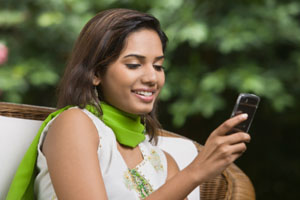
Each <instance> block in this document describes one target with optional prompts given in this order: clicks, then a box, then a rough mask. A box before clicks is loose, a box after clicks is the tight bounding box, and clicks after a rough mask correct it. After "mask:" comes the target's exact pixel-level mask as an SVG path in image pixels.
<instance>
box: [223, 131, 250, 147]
mask: <svg viewBox="0 0 300 200" xmlns="http://www.w3.org/2000/svg"><path fill="white" fill-rule="evenodd" d="M223 137H224V139H225V142H226V143H227V144H237V143H241V142H250V140H251V137H250V135H249V134H248V133H244V132H237V133H234V134H231V135H227V136H223Z"/></svg>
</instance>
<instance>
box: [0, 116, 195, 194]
mask: <svg viewBox="0 0 300 200" xmlns="http://www.w3.org/2000/svg"><path fill="white" fill-rule="evenodd" d="M41 124H42V121H38V120H28V119H19V118H13V117H3V116H0V177H1V178H0V200H5V197H6V195H7V192H8V189H9V186H10V184H11V181H12V179H13V177H14V174H15V173H16V170H17V168H18V166H19V163H20V162H21V160H22V158H23V156H24V154H25V153H26V151H27V149H28V147H29V146H30V144H31V142H32V140H33V139H34V137H35V136H36V134H37V132H38V130H39V128H40V126H41ZM158 146H159V147H160V148H162V149H163V150H164V151H166V152H168V153H169V154H170V155H171V156H172V157H173V158H174V159H175V161H176V162H177V164H178V166H179V168H180V169H183V168H185V167H186V166H187V165H188V164H189V163H191V162H192V161H193V159H194V158H195V157H196V155H197V149H196V147H195V145H194V144H193V142H191V141H190V140H186V139H182V138H173V137H159V140H158ZM188 198H189V200H199V199H200V189H199V187H197V188H196V189H195V190H194V191H193V192H192V193H191V194H190V195H189V196H188Z"/></svg>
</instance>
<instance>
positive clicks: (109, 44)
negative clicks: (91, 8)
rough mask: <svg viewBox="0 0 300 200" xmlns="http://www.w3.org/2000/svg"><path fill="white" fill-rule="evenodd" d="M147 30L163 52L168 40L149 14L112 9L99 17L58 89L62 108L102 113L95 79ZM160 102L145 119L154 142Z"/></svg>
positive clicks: (83, 36) (86, 28) (84, 32)
mask: <svg viewBox="0 0 300 200" xmlns="http://www.w3.org/2000/svg"><path fill="white" fill-rule="evenodd" d="M142 28H147V29H151V30H154V31H156V32H157V34H158V36H159V37H160V40H161V43H162V48H163V51H165V48H166V45H167V41H168V39H167V36H166V35H165V33H164V32H163V31H162V30H161V28H160V23H159V21H158V20H157V19H156V18H155V17H153V16H152V15H149V14H147V13H142V12H139V11H135V10H129V9H111V10H106V11H103V12H100V13H98V14H97V15H96V16H95V17H93V18H92V19H91V20H90V21H89V22H88V23H87V24H86V25H85V26H84V28H83V29H82V31H81V33H80V35H79V37H78V39H77V41H76V43H75V46H74V48H73V51H72V54H71V57H70V59H69V61H68V64H67V67H66V70H65V73H64V75H63V77H62V80H61V83H60V86H59V88H58V105H57V107H58V108H62V107H64V106H67V105H76V106H79V107H80V108H84V107H85V106H86V105H87V104H94V105H95V106H96V107H98V109H99V110H101V108H100V107H99V103H98V102H99V99H98V98H99V97H100V100H102V99H101V96H103V95H102V94H101V90H100V89H99V88H98V89H97V90H98V92H99V97H98V96H97V95H96V93H95V91H94V90H95V88H94V87H95V86H94V85H93V79H94V77H95V75H96V76H98V77H101V76H104V75H105V73H106V70H107V67H108V65H109V64H110V63H113V62H114V61H115V60H116V59H117V58H118V57H119V55H120V53H121V51H122V49H123V48H124V44H125V42H126V38H127V37H128V35H129V34H130V33H132V32H135V31H138V30H139V29H142ZM156 104H157V103H156V102H155V104H154V108H153V110H152V111H151V112H150V113H148V114H146V115H145V116H144V119H145V121H144V123H145V124H146V129H147V133H148V134H149V136H150V140H152V139H153V138H154V139H155V141H156V139H157V137H156V136H157V135H158V130H159V128H160V124H159V122H158V120H157V117H156Z"/></svg>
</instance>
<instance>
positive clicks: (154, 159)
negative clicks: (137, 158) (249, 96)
mask: <svg viewBox="0 0 300 200" xmlns="http://www.w3.org/2000/svg"><path fill="white" fill-rule="evenodd" d="M148 160H149V161H150V163H151V164H152V166H153V167H154V169H155V170H156V171H162V170H163V169H164V167H163V165H162V163H161V160H160V157H159V155H158V153H157V152H156V151H155V150H153V149H152V150H151V153H150V155H149V156H148Z"/></svg>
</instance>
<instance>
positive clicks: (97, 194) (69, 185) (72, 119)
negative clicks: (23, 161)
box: [42, 109, 107, 200]
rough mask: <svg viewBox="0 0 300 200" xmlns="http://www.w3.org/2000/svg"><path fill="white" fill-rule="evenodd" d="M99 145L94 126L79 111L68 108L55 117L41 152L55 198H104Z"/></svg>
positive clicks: (74, 199) (66, 199) (105, 197)
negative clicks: (46, 165) (45, 160)
mask: <svg viewBox="0 0 300 200" xmlns="http://www.w3.org/2000/svg"><path fill="white" fill-rule="evenodd" d="M98 145H99V136H98V133H97V130H96V127H95V126H94V124H93V122H92V121H91V120H90V119H89V117H88V116H87V115H86V114H84V113H83V112H82V111H81V110H79V109H70V110H67V111H65V112H63V113H62V114H61V115H60V116H58V117H57V118H56V119H55V121H54V122H53V124H52V125H51V127H50V129H49V131H48V133H47V136H46V138H45V141H44V144H43V148H42V151H43V153H44V155H45V156H46V159H47V164H48V169H49V173H50V177H51V181H52V184H53V187H54V190H55V193H56V195H57V197H58V199H64V200H68V199H72V200H76V199H107V196H106V191H105V186H104V183H103V178H102V175H101V170H100V165H99V160H98V155H97V149H98Z"/></svg>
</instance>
